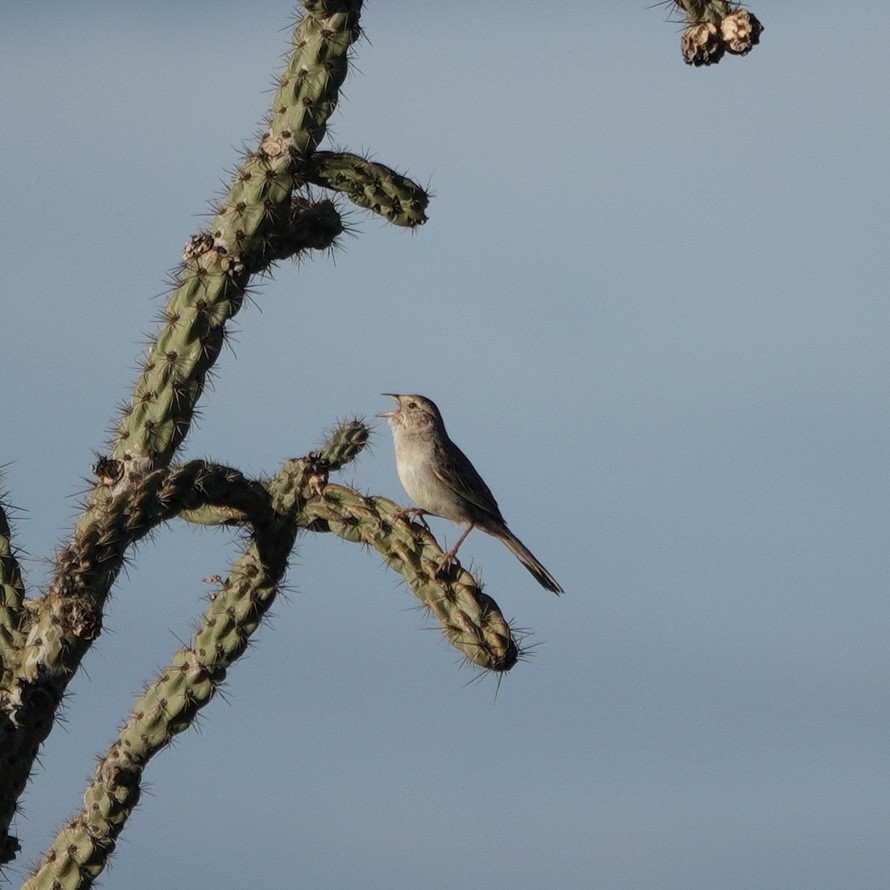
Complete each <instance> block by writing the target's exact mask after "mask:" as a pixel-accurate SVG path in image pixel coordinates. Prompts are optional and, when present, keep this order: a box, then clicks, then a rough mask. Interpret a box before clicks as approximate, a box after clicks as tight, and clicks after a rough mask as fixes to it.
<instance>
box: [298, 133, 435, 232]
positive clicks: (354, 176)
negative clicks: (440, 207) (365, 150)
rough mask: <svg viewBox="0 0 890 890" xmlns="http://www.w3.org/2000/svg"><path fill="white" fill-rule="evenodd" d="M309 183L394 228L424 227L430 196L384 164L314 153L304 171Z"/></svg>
mask: <svg viewBox="0 0 890 890" xmlns="http://www.w3.org/2000/svg"><path fill="white" fill-rule="evenodd" d="M306 176H307V179H308V180H309V182H312V183H314V184H316V185H321V186H324V187H325V188H329V189H335V190H336V191H338V192H343V194H345V195H346V196H347V197H348V198H349V200H350V201H352V202H353V204H357V205H358V206H359V207H364V208H365V209H367V210H371V211H373V212H374V213H378V214H380V216H382V217H383V218H384V219H385V220H387V221H388V222H391V223H394V224H395V225H397V226H409V227H410V228H414V227H415V226H420V225H423V224H424V223H425V222H426V213H425V212H424V211H425V210H426V208H427V206H428V205H429V202H430V196H429V195H428V194H427V193H426V192H425V191H424V190H423V189H422V188H421V187H420V186H419V185H417V183H415V182H412V181H411V180H410V179H408V177H406V176H402V175H401V174H400V173H396V171H395V170H392V169H390V168H389V167H387V166H385V165H384V164H378V163H377V162H376V161H371V160H368V159H367V158H363V157H361V156H359V155H355V154H350V153H348V152H330V151H317V152H315V154H313V155H312V157H311V158H310V160H309V164H308V165H307V168H306Z"/></svg>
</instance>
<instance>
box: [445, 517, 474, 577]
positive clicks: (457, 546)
mask: <svg viewBox="0 0 890 890" xmlns="http://www.w3.org/2000/svg"><path fill="white" fill-rule="evenodd" d="M474 528H476V523H475V522H468V523H467V527H466V528H465V529H464V530H463V532H461V536H460V537H459V538H458V539H457V543H456V544H455V545H454V546H453V547H452V548H451V549H450V550H449V551H448V552H447V553H446V554H445V555H444V556H443V557H442V561H441V562H440V563H439V570H438V572H437V574H439V575H441V574H442V573H443V572H445V571H447V570H448V567H449V566H450V565H451V563H452V562H453V561H454V557H455V556H457V551H458V550H459V549H460V545H461V544H463V542H464V541H465V540H466V539H467V535H468V534H469V533H470V532H471V531H473V529H474Z"/></svg>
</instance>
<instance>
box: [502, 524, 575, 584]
mask: <svg viewBox="0 0 890 890" xmlns="http://www.w3.org/2000/svg"><path fill="white" fill-rule="evenodd" d="M497 537H499V538H500V539H501V540H502V541H503V542H504V543H505V544H506V545H507V547H509V549H510V552H511V553H512V554H513V555H514V556H515V557H516V558H517V559H518V560H519V561H520V562H521V563H522V564H523V565H524V566H525V567H526V568H527V569H528V570H529V571H530V572H531V573H532V574H533V575H534V576H535V580H536V581H537V582H538V584H540V585H541V587H545V588H547V590H552V591H553V592H554V593H556V594H560V593H564V592H565V591H564V590H563V589H562V587H561V586H560V584H559V581H557V580H556V578H554V577H553V575H551V574H550V572H548V571H547V569H545V568H544V566H542V565H541V563H540V562H538V559H537V557H536V556H535V555H534V553H532V552H531V550H529V549H528V547H526V546H525V544H523V543H522V541H520V540H519V538H517V537H516V535H514V534H513V532H511V531H510V529H508V528H507V527H506V526H505V527H504V529H503V531H500V530H499V533H498V535H497Z"/></svg>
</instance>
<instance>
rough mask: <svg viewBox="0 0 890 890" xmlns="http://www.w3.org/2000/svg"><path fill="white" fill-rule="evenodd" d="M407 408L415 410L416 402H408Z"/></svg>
mask: <svg viewBox="0 0 890 890" xmlns="http://www.w3.org/2000/svg"><path fill="white" fill-rule="evenodd" d="M408 407H409V408H416V407H417V402H408Z"/></svg>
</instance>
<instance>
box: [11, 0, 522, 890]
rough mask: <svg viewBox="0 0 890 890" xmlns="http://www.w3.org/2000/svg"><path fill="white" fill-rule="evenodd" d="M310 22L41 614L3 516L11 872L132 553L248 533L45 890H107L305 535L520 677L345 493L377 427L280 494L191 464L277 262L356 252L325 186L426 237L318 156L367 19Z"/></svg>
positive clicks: (108, 760)
mask: <svg viewBox="0 0 890 890" xmlns="http://www.w3.org/2000/svg"><path fill="white" fill-rule="evenodd" d="M303 3H304V6H305V13H304V15H303V17H302V19H301V20H300V22H299V23H298V24H297V26H296V29H295V31H294V36H293V43H292V52H291V54H290V56H289V57H288V60H287V64H286V67H285V70H284V72H283V74H282V75H281V77H280V79H279V84H278V90H277V92H276V94H275V96H274V99H273V102H272V109H271V112H270V115H269V118H268V122H267V126H266V128H265V131H264V132H263V134H262V136H261V138H260V139H259V142H258V144H257V146H256V148H255V149H254V150H253V151H251V152H249V153H248V154H247V155H246V157H245V158H244V159H243V162H242V163H241V165H240V167H239V168H238V170H237V171H236V173H235V175H234V177H233V181H232V184H231V187H230V189H229V191H228V194H227V195H226V196H225V197H224V198H223V200H222V201H221V202H220V204H219V206H218V208H217V211H216V214H215V216H214V218H213V219H212V220H211V222H210V224H209V226H208V227H207V229H206V230H202V231H200V232H197V233H196V234H195V235H193V236H192V237H191V238H190V239H189V240H188V242H187V244H186V246H185V249H184V252H183V257H182V264H181V266H180V267H179V270H178V272H177V273H176V275H175V280H174V281H173V285H172V288H171V291H170V294H169V296H168V299H167V303H166V306H165V308H164V310H163V313H162V316H161V319H160V324H159V327H158V330H157V332H156V334H155V336H154V338H153V340H152V342H151V343H150V345H149V349H148V352H147V355H146V357H145V360H144V361H143V363H142V367H141V372H140V374H139V377H138V379H137V380H136V382H135V384H134V387H133V393H132V396H131V398H130V399H129V401H128V402H127V404H126V405H125V406H124V407H123V409H122V410H121V413H120V417H119V420H118V422H117V424H116V428H115V432H114V438H113V441H112V442H111V444H110V448H109V451H108V453H107V454H106V455H104V456H103V457H101V458H100V459H99V460H98V461H97V462H96V464H95V465H94V467H93V472H94V476H95V481H94V483H93V485H92V487H91V489H90V491H89V492H88V494H87V496H86V499H85V503H84V506H83V512H82V514H81V516H80V518H79V519H78V520H77V522H76V524H75V527H74V530H73V532H72V534H71V537H70V540H69V541H68V542H67V543H66V544H65V546H64V547H63V548H62V549H61V551H60V552H59V554H58V555H57V557H56V560H55V565H54V572H53V577H52V581H51V583H50V585H49V587H48V589H47V590H46V592H45V593H44V594H43V595H42V596H32V597H30V598H29V597H28V596H27V591H26V590H25V586H24V584H23V582H22V575H21V571H20V567H19V563H18V560H17V559H16V555H15V548H14V540H13V533H12V530H11V528H10V524H9V522H8V520H7V513H6V511H5V510H4V508H3V506H2V504H0V665H2V678H0V753H2V762H3V769H2V770H0V866H2V865H3V864H5V863H8V862H10V861H12V860H13V859H14V858H15V856H16V854H17V852H18V849H19V845H18V841H17V840H16V838H15V837H14V836H12V835H11V834H10V833H9V831H8V829H9V827H10V825H11V822H12V819H13V817H14V815H15V812H16V808H17V802H18V799H19V796H20V795H21V793H22V791H23V789H24V787H25V783H26V781H27V779H28V776H29V774H30V771H31V768H32V766H33V763H34V760H35V757H36V756H37V753H38V751H39V749H40V745H41V744H42V742H43V741H44V739H45V738H46V737H47V735H48V734H49V732H50V730H51V728H52V726H53V722H54V718H55V716H56V710H57V708H58V706H59V703H60V702H61V700H62V697H63V695H64V693H65V690H66V688H67V685H68V683H69V682H70V680H71V678H72V677H73V676H74V674H75V672H76V671H77V670H78V668H79V666H80V663H81V660H82V658H83V656H84V655H85V653H86V652H87V650H88V649H89V647H90V646H91V644H92V643H93V641H94V640H95V639H96V638H97V637H98V636H99V634H100V633H101V629H102V619H103V611H104V607H105V603H106V599H107V597H108V593H109V591H110V590H111V588H112V586H113V584H114V583H115V580H116V579H117V576H118V574H119V572H120V570H121V568H122V566H123V564H124V559H125V558H126V556H127V554H128V552H129V550H130V549H131V548H132V546H133V544H135V543H136V542H138V541H139V540H140V539H142V538H143V537H145V536H146V535H147V534H149V533H150V532H151V531H152V530H153V529H154V528H156V527H157V526H158V525H160V524H161V523H165V522H168V521H171V520H173V519H181V520H185V521H187V522H196V523H203V524H226V525H238V526H242V527H244V528H245V529H247V530H248V531H249V537H248V538H247V541H246V543H245V544H244V548H243V550H242V552H241V554H240V555H239V556H238V557H236V559H235V560H234V562H233V563H232V565H231V566H230V568H229V571H228V572H227V573H226V574H225V575H224V576H219V577H218V579H217V583H218V588H217V590H216V592H215V593H214V594H213V595H212V597H211V600H210V604H209V606H208V608H207V611H206V614H205V616H204V619H203V622H202V623H201V625H200V627H199V628H198V630H197V631H196V632H195V634H194V635H193V637H192V639H191V640H190V642H189V643H188V644H186V645H184V646H183V647H182V648H181V649H180V650H179V651H178V652H177V653H176V654H175V655H174V656H173V658H172V660H171V662H170V664H169V665H168V666H167V667H166V668H165V669H164V670H163V671H162V672H161V673H160V674H159V676H158V677H156V678H155V680H154V681H152V682H151V683H150V684H148V685H147V686H146V688H145V691H144V693H143V695H142V696H141V698H140V699H139V700H138V701H137V702H136V704H135V705H134V707H133V711H132V713H131V714H130V717H129V718H128V719H127V721H126V722H125V723H124V725H123V726H122V728H121V730H120V733H119V735H118V738H117V739H116V741H115V742H114V743H113V744H112V745H111V747H110V748H109V750H108V751H107V752H106V754H105V755H104V756H103V757H102V759H101V760H100V761H99V763H98V766H97V767H96V770H95V773H94V776H93V779H92V780H91V782H90V784H89V786H88V788H87V790H86V793H85V796H84V806H83V809H82V811H81V812H80V813H78V814H75V815H74V816H73V817H72V818H71V819H70V821H69V822H68V823H67V824H66V825H65V826H64V828H63V829H62V830H61V831H60V833H59V835H58V837H57V838H56V840H55V841H54V842H53V843H52V844H51V846H50V848H49V849H48V850H47V852H46V855H45V857H44V859H43V861H42V862H41V863H40V864H39V865H38V866H37V868H36V869H35V871H34V873H33V874H32V876H31V878H30V879H29V880H28V882H27V884H26V886H28V887H32V888H37V887H66V888H67V887H86V886H89V885H90V884H91V883H92V882H93V881H94V880H95V878H96V877H97V876H98V875H99V874H101V872H102V870H103V869H104V867H105V864H106V862H107V859H108V856H109V855H110V853H111V852H112V851H113V849H114V846H115V843H116V839H117V836H118V834H119V833H120V831H121V829H122V828H123V826H124V824H125V823H126V820H127V818H128V816H129V814H130V813H131V812H132V809H133V807H134V806H135V804H136V802H137V801H138V799H139V795H140V789H141V782H142V773H143V770H144V769H145V766H146V764H147V762H148V760H149V759H150V758H151V757H152V756H153V755H154V754H155V753H157V751H159V750H161V749H162V748H163V747H165V746H166V745H167V744H168V743H169V742H170V740H171V739H172V738H173V737H174V736H175V735H176V734H177V733H180V732H182V731H183V730H184V729H186V728H187V727H188V726H189V725H191V722H192V720H193V719H194V717H195V715H196V714H197V712H198V710H199V709H200V708H202V707H203V706H204V705H206V704H207V703H208V702H209V701H210V699H211V698H212V697H213V695H214V693H215V692H216V690H217V689H218V688H219V686H220V684H221V683H222V681H223V680H224V678H225V676H226V672H227V670H228V669H229V668H230V667H231V665H232V664H233V663H234V662H235V660H236V659H237V658H238V657H239V656H240V655H241V654H242V653H243V652H244V649H245V647H246V646H247V643H248V640H249V639H250V636H251V635H252V634H253V633H254V631H255V630H256V628H257V627H258V625H259V624H260V622H261V621H262V619H263V616H264V615H265V614H266V611H267V610H268V608H269V606H270V605H271V604H272V602H273V600H274V599H275V596H276V593H277V590H278V586H279V584H280V583H281V580H282V578H283V576H284V572H285V569H286V567H287V563H288V559H289V557H290V554H291V550H292V548H293V544H294V541H295V539H296V536H297V534H298V532H300V531H301V530H302V531H304V532H305V531H314V532H328V531H330V532H334V533H335V534H338V535H340V536H341V537H343V538H344V539H346V540H351V541H356V542H361V543H363V544H367V545H369V546H371V547H373V548H375V549H376V550H377V552H378V553H380V554H381V555H382V556H383V559H384V561H385V562H386V563H387V564H388V565H389V566H391V567H392V568H393V569H394V570H395V571H397V572H399V573H400V574H401V575H403V576H404V578H405V579H406V580H407V583H408V585H409V587H410V588H411V590H412V591H413V592H414V593H415V595H416V596H417V597H418V598H419V599H420V600H421V602H422V603H423V604H424V605H425V606H426V607H427V608H428V610H429V611H430V613H431V614H432V615H433V616H435V618H436V619H437V620H438V621H439V623H440V625H441V627H442V631H443V633H444V635H445V637H446V639H448V640H449V641H450V642H451V643H452V644H453V645H454V646H456V647H457V648H458V649H459V651H461V652H462V653H463V655H464V656H465V657H466V659H467V660H468V661H470V662H472V663H473V664H475V665H478V666H479V667H481V668H483V669H488V670H494V671H505V670H509V669H510V668H511V667H512V666H513V665H514V664H515V663H516V661H517V658H518V655H519V650H518V647H517V644H516V642H515V641H514V639H513V637H512V634H511V632H510V628H509V626H508V625H507V623H506V621H505V620H504V618H503V616H502V615H501V613H500V611H499V610H498V607H497V604H496V603H495V602H494V600H493V599H491V597H489V596H487V595H485V594H483V593H482V592H481V590H480V589H479V586H478V584H477V582H476V580H475V579H474V578H473V577H472V576H471V575H469V574H468V573H467V572H466V571H464V570H463V569H461V568H460V566H454V567H453V568H452V570H451V572H450V573H449V574H448V576H447V577H441V576H440V575H439V574H438V573H437V571H436V569H437V566H438V564H439V562H440V561H441V556H442V552H441V550H440V548H439V547H438V545H437V543H436V542H435V540H434V539H433V538H432V536H431V535H430V534H429V533H428V532H427V531H426V530H424V529H423V528H421V527H420V526H417V525H415V524H413V523H411V522H409V521H407V520H406V519H405V517H404V516H403V515H402V513H401V512H400V510H399V508H398V507H397V505H395V504H393V503H392V502H391V501H387V500H385V499H382V498H372V497H365V496H363V495H360V494H359V493H358V492H356V491H353V490H352V489H349V488H346V487H344V486H340V485H335V484H334V483H332V482H330V481H329V479H328V477H329V474H331V473H333V472H336V471H337V470H339V469H341V468H342V467H343V466H345V465H347V464H348V463H349V462H350V461H352V460H353V459H354V458H355V457H356V456H357V455H358V454H359V453H360V452H361V450H362V449H363V448H364V447H365V445H366V443H367V441H368V438H369V435H370V430H369V428H368V426H367V425H366V424H364V423H363V422H362V421H361V420H360V419H355V420H351V421H347V422H344V423H341V424H339V425H338V426H337V427H336V428H335V429H334V430H333V431H332V432H331V433H330V434H329V436H328V437H327V439H326V441H325V442H324V444H323V445H322V446H321V448H319V449H317V450H316V451H313V452H310V453H309V454H307V456H306V457H304V458H300V459H295V460H290V461H287V462H286V463H285V464H284V465H283V466H282V467H281V469H280V470H279V472H278V473H277V474H276V475H275V476H273V477H272V478H267V479H249V478H247V477H245V476H244V475H242V474H241V473H240V472H238V471H237V470H234V469H231V468H227V467H222V466H218V465H215V464H212V463H207V462H204V461H192V462H190V463H187V464H184V465H177V464H176V463H175V462H174V460H175V456H176V453H177V451H178V449H179V448H180V446H181V445H182V443H183V441H184V439H185V438H186V436H187V435H188V432H189V430H190V427H191V423H192V419H193V417H194V412H195V408H196V405H197V403H198V400H199V399H200V397H201V395H202V393H203V390H204V382H205V380H206V377H207V374H208V372H209V371H210V370H211V368H212V367H213V365H214V363H215V361H216V358H217V356H218V355H219V352H220V349H221V347H222V345H223V343H224V342H225V338H226V336H227V331H228V326H229V323H230V321H231V319H232V318H233V317H234V316H235V315H236V313H237V312H238V311H239V310H240V308H241V305H242V303H243V300H244V295H245V291H246V288H247V286H248V284H249V282H250V280H251V278H252V276H254V275H256V274H259V273H263V272H265V271H267V270H268V269H269V268H270V266H271V265H272V264H273V263H274V262H275V261H276V260H281V259H284V258H287V257H294V256H297V255H299V254H300V253H301V252H304V251H308V250H328V249H330V247H331V246H332V245H333V244H334V243H335V242H336V239H337V238H338V236H339V235H340V234H341V233H342V231H343V223H342V220H341V216H340V211H339V210H338V207H337V204H336V203H335V202H334V201H333V200H331V199H330V198H329V197H318V196H317V192H318V187H319V186H321V187H322V188H323V189H325V190H327V191H328V192H330V193H333V195H334V196H335V195H336V194H337V193H339V194H343V195H344V196H345V197H346V198H348V199H349V200H351V201H353V202H354V203H356V204H358V205H359V206H361V207H364V208H367V209H369V210H371V211H372V212H375V213H378V214H380V215H381V216H383V217H384V218H385V219H387V220H389V221H390V222H393V223H395V224H397V225H403V226H408V227H415V226H418V225H421V224H422V223H423V222H424V221H425V219H426V216H425V210H426V207H427V204H428V196H427V194H426V192H425V191H424V190H423V189H422V188H421V187H420V186H419V185H417V184H416V183H414V182H412V181H411V180H410V179H408V178H407V177H405V176H402V175H400V174H398V173H396V172H395V171H394V170H393V169H391V168H390V167H388V166H385V165H383V164H380V163H377V162H373V161H370V160H368V159H366V158H362V157H359V156H357V155H354V154H349V153H332V152H319V151H318V150H317V148H318V145H319V143H320V142H321V141H322V139H323V138H324V135H325V129H326V123H327V120H328V118H329V116H330V114H331V113H332V112H333V110H334V108H335V107H336V104H337V100H338V95H339V88H340V86H341V84H342V82H343V79H344V77H345V76H346V72H347V65H348V57H349V53H350V49H351V47H352V45H353V43H354V42H355V40H356V39H357V37H358V36H359V34H360V28H359V15H360V12H361V0H303ZM310 186H311V187H312V188H313V190H314V192H315V196H313V194H311V193H310V192H309V191H308V187H310Z"/></svg>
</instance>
